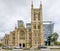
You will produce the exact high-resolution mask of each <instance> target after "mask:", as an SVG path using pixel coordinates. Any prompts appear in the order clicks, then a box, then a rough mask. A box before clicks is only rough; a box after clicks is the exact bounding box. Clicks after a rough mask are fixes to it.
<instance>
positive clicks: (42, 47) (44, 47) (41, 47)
mask: <svg viewBox="0 0 60 51" xmlns="http://www.w3.org/2000/svg"><path fill="white" fill-rule="evenodd" d="M38 48H47V47H46V46H40V45H39V46H38Z"/></svg>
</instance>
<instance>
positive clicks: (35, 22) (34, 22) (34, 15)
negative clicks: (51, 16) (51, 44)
mask: <svg viewBox="0 0 60 51" xmlns="http://www.w3.org/2000/svg"><path fill="white" fill-rule="evenodd" d="M31 29H32V47H38V45H44V36H43V19H42V2H41V1H40V7H39V8H33V2H32V5H31Z"/></svg>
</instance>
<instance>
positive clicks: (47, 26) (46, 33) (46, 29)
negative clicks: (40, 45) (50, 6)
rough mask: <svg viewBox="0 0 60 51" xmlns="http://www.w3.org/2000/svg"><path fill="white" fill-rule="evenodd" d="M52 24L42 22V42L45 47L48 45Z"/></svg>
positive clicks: (50, 22)
mask: <svg viewBox="0 0 60 51" xmlns="http://www.w3.org/2000/svg"><path fill="white" fill-rule="evenodd" d="M53 28H54V23H53V22H52V21H43V31H44V41H45V45H50V42H49V41H48V37H49V36H51V35H52V33H53Z"/></svg>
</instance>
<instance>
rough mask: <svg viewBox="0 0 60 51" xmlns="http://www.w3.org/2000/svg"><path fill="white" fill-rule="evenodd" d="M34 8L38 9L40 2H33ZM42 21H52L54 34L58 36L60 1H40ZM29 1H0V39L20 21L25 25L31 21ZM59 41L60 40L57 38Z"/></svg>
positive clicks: (36, 0)
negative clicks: (56, 33)
mask: <svg viewBox="0 0 60 51" xmlns="http://www.w3.org/2000/svg"><path fill="white" fill-rule="evenodd" d="M33 2H34V7H39V5H40V0H33ZM42 4H43V20H52V21H53V22H54V23H55V25H54V32H58V33H59V35H60V29H59V27H60V22H59V21H60V0H42ZM30 13H31V0H0V35H1V36H0V37H2V35H4V33H5V32H6V33H9V32H10V31H12V30H13V29H14V27H15V24H17V20H20V19H22V20H23V21H24V22H25V23H26V22H30V21H31V19H30V18H31V14H30ZM59 39H60V38H59Z"/></svg>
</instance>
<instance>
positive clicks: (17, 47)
mask: <svg viewBox="0 0 60 51" xmlns="http://www.w3.org/2000/svg"><path fill="white" fill-rule="evenodd" d="M14 49H22V48H21V47H20V46H14Z"/></svg>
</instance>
